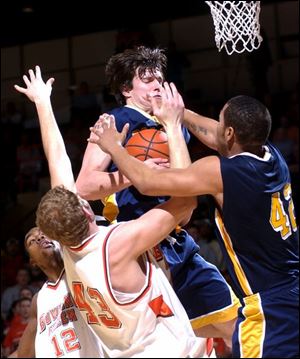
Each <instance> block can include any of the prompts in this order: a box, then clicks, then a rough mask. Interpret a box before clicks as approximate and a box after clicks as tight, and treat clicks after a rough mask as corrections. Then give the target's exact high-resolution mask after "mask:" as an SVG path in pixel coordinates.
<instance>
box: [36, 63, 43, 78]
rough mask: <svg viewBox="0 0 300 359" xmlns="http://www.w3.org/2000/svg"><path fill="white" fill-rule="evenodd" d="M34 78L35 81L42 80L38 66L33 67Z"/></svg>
mask: <svg viewBox="0 0 300 359" xmlns="http://www.w3.org/2000/svg"><path fill="white" fill-rule="evenodd" d="M35 76H36V78H37V79H41V78H42V75H41V69H40V67H39V66H38V65H36V67H35Z"/></svg>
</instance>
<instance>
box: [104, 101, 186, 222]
mask: <svg viewBox="0 0 300 359" xmlns="http://www.w3.org/2000/svg"><path fill="white" fill-rule="evenodd" d="M109 113H110V114H112V115H114V116H115V119H116V127H117V129H118V131H119V132H120V131H121V130H122V128H123V127H124V125H125V124H126V123H129V124H130V127H129V130H128V134H127V138H126V140H125V143H126V141H128V139H129V138H130V137H131V135H132V133H133V132H136V131H140V130H142V129H145V128H159V129H160V128H162V126H161V125H160V124H159V123H158V122H157V121H155V118H154V117H152V116H150V115H149V114H147V113H146V112H142V111H138V110H136V109H134V108H131V107H129V106H124V107H118V108H115V109H113V110H112V111H110V112H109ZM182 131H183V134H184V137H185V140H186V142H188V141H189V139H190V134H189V133H188V131H187V129H186V128H184V127H183V128H182ZM116 170H117V167H116V166H115V164H114V163H111V165H110V166H109V168H108V171H109V172H113V171H116ZM115 196H116V197H115V200H116V201H115V202H116V203H115V204H116V205H117V207H118V211H119V213H118V215H117V220H118V221H119V222H120V221H129V220H132V219H136V218H138V217H140V216H141V215H142V214H144V213H145V212H147V211H148V210H150V209H151V208H153V207H155V206H156V205H158V204H160V203H162V202H164V201H165V200H166V199H167V197H150V196H144V195H142V194H141V193H139V192H138V190H137V189H135V188H134V187H133V186H130V187H129V188H126V189H124V190H122V191H120V192H118V193H116V195H115Z"/></svg>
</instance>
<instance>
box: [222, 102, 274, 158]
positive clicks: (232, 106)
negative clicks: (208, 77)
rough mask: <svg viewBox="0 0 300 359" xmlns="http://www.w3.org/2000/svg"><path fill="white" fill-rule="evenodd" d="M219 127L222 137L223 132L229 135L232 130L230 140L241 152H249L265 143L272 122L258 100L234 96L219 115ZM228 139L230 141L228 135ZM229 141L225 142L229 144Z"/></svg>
mask: <svg viewBox="0 0 300 359" xmlns="http://www.w3.org/2000/svg"><path fill="white" fill-rule="evenodd" d="M220 125H221V126H220V127H219V129H220V130H221V132H223V133H222V134H223V135H224V132H225V131H229V132H227V133H230V129H232V132H231V133H232V138H231V140H232V141H235V142H236V143H238V144H239V145H240V147H241V148H242V149H243V150H247V149H249V150H250V151H251V149H252V148H257V147H259V146H262V145H264V144H265V143H266V141H267V139H268V137H269V134H270V130H271V125H272V120H271V115H270V113H269V111H268V109H267V108H266V106H265V105H263V104H262V103H261V102H259V101H258V100H256V99H255V98H252V97H249V96H236V97H233V98H231V99H230V100H229V101H228V102H227V103H226V104H225V106H224V107H223V109H222V111H221V113H220ZM221 137H222V136H221ZM228 138H229V140H230V135H229V137H228ZM219 139H220V135H219ZM229 140H227V142H230V141H229ZM225 142H226V139H225ZM221 147H222V145H221ZM219 152H220V153H221V152H222V150H220V149H219ZM221 154H224V153H221Z"/></svg>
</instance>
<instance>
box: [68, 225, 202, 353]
mask: <svg viewBox="0 0 300 359" xmlns="http://www.w3.org/2000/svg"><path fill="white" fill-rule="evenodd" d="M119 225H122V224H117V225H112V226H109V227H102V226H100V227H99V232H97V233H95V234H93V235H92V236H90V237H88V238H86V240H85V241H84V242H83V243H82V244H81V245H79V246H77V247H72V248H69V247H63V257H64V263H65V269H66V273H67V280H68V284H69V287H70V288H71V290H72V294H73V297H74V300H75V302H76V305H77V306H78V308H79V309H80V313H81V314H82V315H83V318H84V319H85V320H86V322H87V323H88V324H89V325H90V326H91V327H92V328H93V330H94V331H95V333H96V334H97V335H98V337H99V338H100V339H101V342H102V347H103V351H104V353H105V356H108V357H112V358H116V357H125V358H129V357H131V358H142V357H146V358H170V357H173V358H179V357H198V358H199V357H207V355H206V342H207V341H206V339H204V338H198V337H196V336H195V334H194V332H193V330H192V327H191V325H190V322H189V319H188V316H187V314H186V312H185V310H184V308H183V306H182V305H181V303H180V301H179V299H178V298H177V296H176V294H175V292H174V290H173V288H172V287H171V285H170V283H169V282H168V280H167V278H166V277H165V275H164V274H163V273H162V270H161V269H160V268H159V267H158V265H157V263H156V262H155V261H154V260H152V259H150V256H149V255H148V254H145V255H144V262H145V266H146V277H145V282H144V286H143V288H142V289H141V290H140V291H139V292H138V293H120V292H118V291H115V290H114V289H113V288H112V285H111V281H110V275H109V262H108V246H109V242H110V234H111V232H112V231H113V230H115V229H116V228H117V227H118V226H119Z"/></svg>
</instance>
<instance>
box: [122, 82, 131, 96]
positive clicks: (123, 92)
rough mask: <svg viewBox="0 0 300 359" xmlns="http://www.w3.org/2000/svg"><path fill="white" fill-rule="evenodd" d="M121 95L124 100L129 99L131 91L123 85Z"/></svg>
mask: <svg viewBox="0 0 300 359" xmlns="http://www.w3.org/2000/svg"><path fill="white" fill-rule="evenodd" d="M122 95H123V96H124V97H126V98H128V97H131V89H130V88H129V87H128V86H126V85H124V86H123V87H122Z"/></svg>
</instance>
